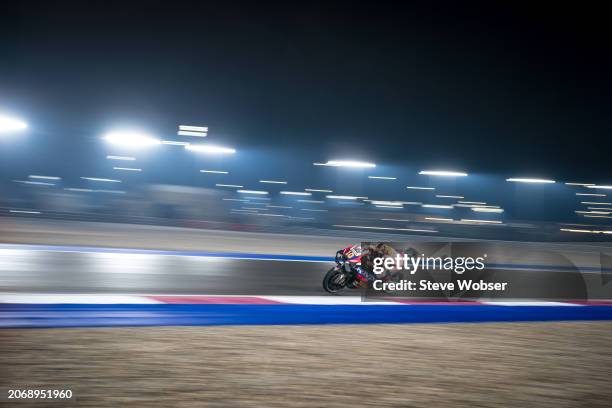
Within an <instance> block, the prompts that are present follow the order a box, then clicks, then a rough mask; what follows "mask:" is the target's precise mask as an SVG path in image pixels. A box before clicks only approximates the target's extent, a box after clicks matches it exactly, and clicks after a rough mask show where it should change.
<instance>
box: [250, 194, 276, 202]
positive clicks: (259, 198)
mask: <svg viewBox="0 0 612 408" xmlns="http://www.w3.org/2000/svg"><path fill="white" fill-rule="evenodd" d="M266 194H268V193H267V192H266ZM244 198H248V199H249V200H262V201H270V200H272V199H271V198H269V197H249V196H246V197H244Z"/></svg>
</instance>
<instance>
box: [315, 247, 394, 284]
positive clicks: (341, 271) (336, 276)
mask: <svg viewBox="0 0 612 408" xmlns="http://www.w3.org/2000/svg"><path fill="white" fill-rule="evenodd" d="M335 262H336V265H335V266H334V267H333V268H331V269H330V270H329V271H328V272H327V273H326V274H325V277H324V278H323V289H324V290H325V291H326V292H328V293H331V294H338V293H339V292H342V291H343V290H345V289H367V288H368V283H367V282H366V281H365V280H363V279H362V278H361V277H360V276H359V274H358V272H357V271H356V270H355V268H354V267H353V266H352V264H351V262H349V261H347V260H346V259H345V258H344V257H343V256H342V254H339V253H336V258H335ZM380 279H381V280H382V281H383V282H389V281H392V280H393V281H398V280H401V279H403V274H401V273H399V272H387V273H385V274H384V275H383V276H381V277H380Z"/></svg>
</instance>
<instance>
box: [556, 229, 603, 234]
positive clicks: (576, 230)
mask: <svg viewBox="0 0 612 408" xmlns="http://www.w3.org/2000/svg"><path fill="white" fill-rule="evenodd" d="M559 231H563V232H578V233H585V234H612V231H606V230H600V231H597V230H585V229H572V228H561V229H559Z"/></svg>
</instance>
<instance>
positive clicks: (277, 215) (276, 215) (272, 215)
mask: <svg viewBox="0 0 612 408" xmlns="http://www.w3.org/2000/svg"><path fill="white" fill-rule="evenodd" d="M257 215H263V216H266V217H285V215H283V214H257Z"/></svg>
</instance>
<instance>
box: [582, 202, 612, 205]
mask: <svg viewBox="0 0 612 408" xmlns="http://www.w3.org/2000/svg"><path fill="white" fill-rule="evenodd" d="M580 204H590V205H612V203H598V202H595V201H581V202H580Z"/></svg>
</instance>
